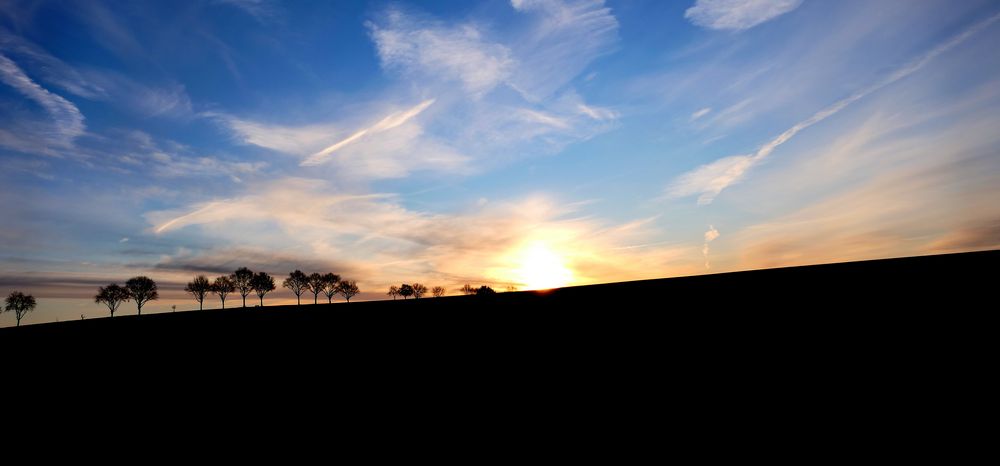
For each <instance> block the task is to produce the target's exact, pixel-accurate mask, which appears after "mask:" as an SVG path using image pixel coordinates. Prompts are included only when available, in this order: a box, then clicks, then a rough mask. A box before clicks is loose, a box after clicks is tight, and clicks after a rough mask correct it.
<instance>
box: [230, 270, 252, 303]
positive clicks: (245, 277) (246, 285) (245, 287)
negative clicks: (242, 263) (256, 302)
mask: <svg viewBox="0 0 1000 466" xmlns="http://www.w3.org/2000/svg"><path fill="white" fill-rule="evenodd" d="M229 279H230V280H232V281H233V285H235V286H236V289H237V290H239V292H240V296H242V297H243V307H247V295H249V294H250V293H251V292H253V285H252V284H251V283H250V282H251V281H252V280H253V271H252V270H250V269H248V268H246V267H240V268H238V269H236V271H235V272H233V273H232V274H230V275H229Z"/></svg>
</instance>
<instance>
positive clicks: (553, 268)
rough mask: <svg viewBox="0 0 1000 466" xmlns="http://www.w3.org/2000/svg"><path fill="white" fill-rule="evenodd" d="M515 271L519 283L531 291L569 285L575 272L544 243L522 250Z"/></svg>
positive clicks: (531, 245) (536, 243)
mask: <svg viewBox="0 0 1000 466" xmlns="http://www.w3.org/2000/svg"><path fill="white" fill-rule="evenodd" d="M518 262H519V263H520V266H519V267H518V268H517V269H516V270H515V271H514V272H515V275H516V276H517V279H518V281H519V282H521V283H522V284H523V285H524V286H526V287H527V288H528V289H531V290H547V289H550V288H559V287H562V286H566V285H568V284H569V283H570V282H572V280H573V272H572V271H571V270H570V269H569V268H568V267H566V264H565V262H564V260H563V258H562V257H561V256H560V255H559V254H557V253H555V252H554V251H553V250H552V249H551V248H549V247H548V245H546V244H545V243H544V242H535V243H531V244H529V245H528V246H526V247H525V248H524V249H522V250H521V252H520V254H519V257H518Z"/></svg>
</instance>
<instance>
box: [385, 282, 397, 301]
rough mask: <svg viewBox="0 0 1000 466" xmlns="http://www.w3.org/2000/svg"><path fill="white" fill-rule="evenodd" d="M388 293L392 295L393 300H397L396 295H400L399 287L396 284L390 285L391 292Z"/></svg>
mask: <svg viewBox="0 0 1000 466" xmlns="http://www.w3.org/2000/svg"><path fill="white" fill-rule="evenodd" d="M386 294H387V295H389V296H392V300H393V301H395V300H396V296H399V287H398V286H396V285H392V286H390V287H389V292H388V293H386Z"/></svg>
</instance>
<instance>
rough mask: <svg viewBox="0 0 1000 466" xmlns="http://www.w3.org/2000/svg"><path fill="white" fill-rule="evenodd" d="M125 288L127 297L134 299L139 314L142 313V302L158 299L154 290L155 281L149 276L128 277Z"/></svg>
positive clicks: (157, 294) (158, 296)
mask: <svg viewBox="0 0 1000 466" xmlns="http://www.w3.org/2000/svg"><path fill="white" fill-rule="evenodd" d="M125 288H126V289H128V294H129V297H131V298H132V300H133V301H135V305H136V307H137V308H138V309H139V315H142V305H143V304H146V303H147V302H149V301H153V300H155V299H160V295H159V293H157V292H156V282H154V281H153V279H152V278H149V277H144V276H138V277H133V278H130V279H129V280H128V281H127V282H125Z"/></svg>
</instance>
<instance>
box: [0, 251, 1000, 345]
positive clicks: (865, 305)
mask: <svg viewBox="0 0 1000 466" xmlns="http://www.w3.org/2000/svg"><path fill="white" fill-rule="evenodd" d="M998 264H1000V251H988V252H976V253H963V254H949V255H938V256H924V257H913V258H901V259H888V260H875V261H864V262H852V263H841V264H830V265H816V266H804V267H789V268H779V269H767V270H757V271H746V272H734V273H723V274H712V275H702V276H692V277H681V278H668V279H659V280H644V281H633V282H622V283H610V284H602V285H590V286H579V287H567V288H561V289H556V290H551V291H546V292H533V291H525V292H513V293H498V294H497V295H495V296H492V297H481V296H451V297H443V298H421V299H418V300H417V299H409V300H385V301H369V302H353V303H344V302H339V303H334V304H318V305H312V304H310V305H302V306H294V305H291V306H268V307H264V308H232V309H225V310H204V311H185V312H177V313H163V314H149V315H142V316H135V315H125V316H118V317H114V318H91V319H87V320H82V321H68V322H58V323H45V324H34V325H26V326H22V327H21V328H5V329H0V338H4V339H10V338H15V337H16V338H18V339H22V338H25V339H37V340H38V341H43V340H49V339H54V341H59V340H60V339H64V340H65V339H69V340H78V339H85V340H91V341H105V340H108V339H111V340H114V339H127V340H131V341H136V342H143V341H147V340H148V341H154V340H158V341H176V342H177V343H178V344H182V343H184V342H193V341H197V340H198V339H211V340H217V341H226V340H245V341H254V342H276V341H280V340H287V341H290V342H293V343H294V342H298V341H313V342H315V341H329V342H345V341H355V342H383V343H393V344H397V343H404V342H406V343H407V344H418V345H419V344H424V345H426V344H434V343H435V342H436V341H440V340H442V339H447V340H449V341H453V342H454V341H462V340H466V341H467V342H468V343H476V342H482V341H485V340H490V341H494V342H497V343H500V342H502V343H503V344H511V345H516V344H517V341H518V340H519V339H526V340H533V339H536V338H541V339H545V338H550V339H552V340H553V341H555V340H560V341H578V342H583V341H586V342H592V343H600V342H602V341H607V342H617V343H624V344H628V343H629V340H632V339H638V340H643V341H646V342H649V341H660V340H662V339H670V338H674V339H685V340H690V339H692V338H696V336H697V335H699V334H712V335H719V334H726V333H731V334H734V335H739V336H740V338H745V337H746V332H754V331H757V332H763V333H770V332H772V331H773V330H774V329H775V328H776V327H781V328H791V327H795V326H797V325H801V326H804V327H805V328H800V329H799V330H805V329H806V328H812V331H814V332H816V331H819V332H829V331H831V330H833V329H836V328H839V327H840V326H842V325H844V322H843V321H844V316H851V317H852V318H855V319H858V321H857V322H858V324H859V325H862V323H867V324H863V325H877V324H888V323H890V322H895V323H896V325H905V320H906V319H910V318H911V317H912V316H914V315H918V314H919V315H923V314H925V313H926V312H927V311H928V310H930V311H934V312H941V313H955V312H976V311H983V310H987V309H989V308H995V307H996V299H995V294H996V288H995V287H996V281H997V280H996V278H995V277H996V269H997V265H998ZM991 287H992V288H991ZM900 319H902V320H900ZM858 330H859V329H857V328H854V329H852V331H858Z"/></svg>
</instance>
